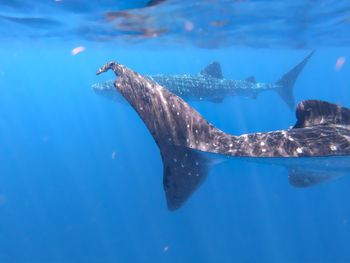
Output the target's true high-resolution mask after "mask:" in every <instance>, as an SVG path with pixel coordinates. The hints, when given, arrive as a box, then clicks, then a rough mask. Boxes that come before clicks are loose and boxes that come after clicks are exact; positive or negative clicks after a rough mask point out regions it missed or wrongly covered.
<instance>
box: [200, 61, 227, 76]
mask: <svg viewBox="0 0 350 263" xmlns="http://www.w3.org/2000/svg"><path fill="white" fill-rule="evenodd" d="M200 74H202V75H204V76H206V77H212V78H218V79H223V78H224V77H223V75H222V71H221V66H220V63H219V62H212V63H210V64H209V65H208V66H206V67H205V68H204V69H203V70H202V71H201V72H200Z"/></svg>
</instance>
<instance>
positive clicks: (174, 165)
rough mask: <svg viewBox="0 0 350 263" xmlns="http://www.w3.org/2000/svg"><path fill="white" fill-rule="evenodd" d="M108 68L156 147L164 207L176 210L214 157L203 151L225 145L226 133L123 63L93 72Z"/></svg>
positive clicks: (210, 165)
mask: <svg viewBox="0 0 350 263" xmlns="http://www.w3.org/2000/svg"><path fill="white" fill-rule="evenodd" d="M109 69H112V70H113V71H114V72H115V74H116V75H117V80H116V81H115V82H114V86H115V88H116V89H117V90H118V91H119V92H120V93H121V94H122V95H123V96H124V98H125V99H126V100H127V101H128V102H129V103H130V105H131V106H132V107H133V108H134V109H135V111H136V112H137V113H138V115H139V116H140V117H141V119H142V121H143V122H144V123H145V125H146V126H147V128H148V130H149V131H150V133H151V135H152V136H153V138H154V140H155V142H156V143H157V145H158V147H159V150H160V153H161V157H162V161H163V165H164V171H163V173H164V174H163V184H164V190H165V193H166V199H167V205H168V209H169V210H176V209H178V208H180V207H181V206H182V205H183V204H184V203H185V202H186V201H187V200H188V199H189V198H190V196H191V195H192V194H193V193H194V192H195V191H196V189H198V188H199V186H200V185H201V184H202V183H203V181H204V180H205V178H206V177H207V175H208V173H209V171H210V168H211V167H212V165H213V164H214V163H213V161H216V160H217V158H218V157H217V155H215V157H214V156H213V155H211V154H208V153H205V152H204V151H206V149H207V148H208V147H211V146H212V145H213V143H214V144H215V146H217V145H219V144H220V143H223V144H227V145H229V142H226V141H225V138H226V137H229V135H226V134H225V133H224V132H222V131H220V130H219V129H217V128H216V127H214V126H213V125H212V124H210V123H209V122H208V121H207V120H206V119H205V118H204V117H203V116H202V115H201V114H199V113H198V112H197V111H196V110H195V109H193V108H192V107H191V106H190V105H189V104H187V103H186V102H184V101H183V100H182V99H181V98H180V97H178V96H176V95H175V94H173V93H171V92H170V91H168V90H167V89H165V88H163V87H162V86H160V85H158V84H157V83H155V82H153V81H152V80H150V79H148V78H146V77H144V76H142V75H140V74H138V73H137V72H135V71H132V70H131V69H129V68H127V67H125V66H123V65H120V64H118V63H115V62H110V63H108V64H106V65H105V66H104V67H102V68H101V69H100V70H99V71H98V72H97V74H101V73H102V72H106V71H107V70H109ZM225 135H226V136H225ZM219 139H220V140H219ZM213 147H214V146H213ZM211 156H213V157H211Z"/></svg>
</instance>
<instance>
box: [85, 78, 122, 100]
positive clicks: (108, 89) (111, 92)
mask: <svg viewBox="0 0 350 263" xmlns="http://www.w3.org/2000/svg"><path fill="white" fill-rule="evenodd" d="M91 87H92V90H93V91H94V92H95V93H96V94H97V95H100V96H102V97H105V98H108V99H110V100H113V101H116V102H119V103H123V104H127V101H126V100H125V99H124V97H123V96H122V95H121V94H120V93H119V92H118V91H117V90H116V89H115V87H114V80H107V81H104V82H98V83H95V84H93V85H92V86H91Z"/></svg>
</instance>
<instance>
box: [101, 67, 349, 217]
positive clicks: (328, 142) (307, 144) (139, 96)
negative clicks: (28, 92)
mask: <svg viewBox="0 0 350 263" xmlns="http://www.w3.org/2000/svg"><path fill="white" fill-rule="evenodd" d="M109 69H111V70H113V71H114V73H115V74H116V75H117V79H116V80H115V82H114V86H115V89H116V90H117V91H118V92H120V93H121V94H122V95H123V96H124V98H125V99H126V100H127V101H128V102H129V103H130V105H131V106H132V107H133V108H134V109H135V111H136V112H137V113H138V115H139V116H140V118H141V119H142V120H143V122H144V123H145V125H146V126H147V128H148V130H149V132H150V133H151V135H152V136H153V138H154V140H155V142H156V144H157V146H158V147H159V150H160V155H161V158H162V162H163V186H164V190H165V194H166V200H167V207H168V209H169V210H171V211H173V210H177V209H179V208H180V207H181V206H182V205H183V204H184V203H185V202H186V201H187V200H188V199H189V198H190V196H191V195H192V194H193V193H194V192H195V191H196V190H197V189H198V188H199V187H200V185H201V184H202V183H203V182H204V180H205V178H206V177H207V176H208V173H209V171H210V169H211V167H212V166H213V165H215V164H216V163H217V162H218V160H219V161H221V160H222V159H223V160H225V159H227V158H240V159H242V160H246V161H250V162H258V163H267V164H273V165H281V166H284V167H286V169H287V170H288V175H289V176H288V179H289V182H290V184H291V185H292V186H295V187H310V186H314V185H318V184H321V183H324V182H327V181H330V180H333V179H335V178H338V177H341V176H343V175H346V174H347V173H348V172H349V169H350V160H349V154H350V109H348V108H345V107H341V106H339V105H336V104H332V103H330V102H326V101H319V100H306V101H302V102H300V103H299V104H298V106H297V108H296V118H297V122H296V124H295V125H294V126H293V127H292V128H289V129H285V130H277V131H270V132H262V133H252V134H243V135H230V134H227V133H225V132H223V131H221V130H219V129H218V128H216V127H215V126H214V125H213V124H211V123H209V122H208V121H207V120H206V119H205V118H204V117H203V116H202V115H201V114H199V113H198V112H197V111H196V110H195V109H194V108H193V107H191V106H190V105H189V104H188V103H186V102H185V101H184V100H183V99H182V98H180V97H179V96H177V95H175V94H174V93H172V92H170V91H169V90H168V89H166V88H164V87H162V86H161V85H159V84H158V83H156V82H154V81H152V80H151V79H149V78H147V77H145V76H142V75H140V74H139V73H137V72H135V71H133V70H131V69H129V68H127V67H125V66H123V65H121V64H118V63H116V62H110V63H108V64H106V65H105V66H103V67H102V68H100V69H99V70H98V71H97V73H96V74H101V73H103V72H106V71H108V70H109Z"/></svg>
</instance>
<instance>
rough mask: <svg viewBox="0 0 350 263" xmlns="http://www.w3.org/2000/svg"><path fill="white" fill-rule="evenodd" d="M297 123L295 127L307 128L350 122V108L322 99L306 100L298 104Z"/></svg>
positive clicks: (347, 123)
mask: <svg viewBox="0 0 350 263" xmlns="http://www.w3.org/2000/svg"><path fill="white" fill-rule="evenodd" d="M296 117H297V123H296V124H295V125H294V127H293V128H305V127H311V126H314V125H319V124H345V125H349V124H350V110H349V109H348V108H344V107H340V106H339V105H336V104H333V103H329V102H326V101H320V100H305V101H302V102H300V103H299V104H298V106H297V110H296Z"/></svg>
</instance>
